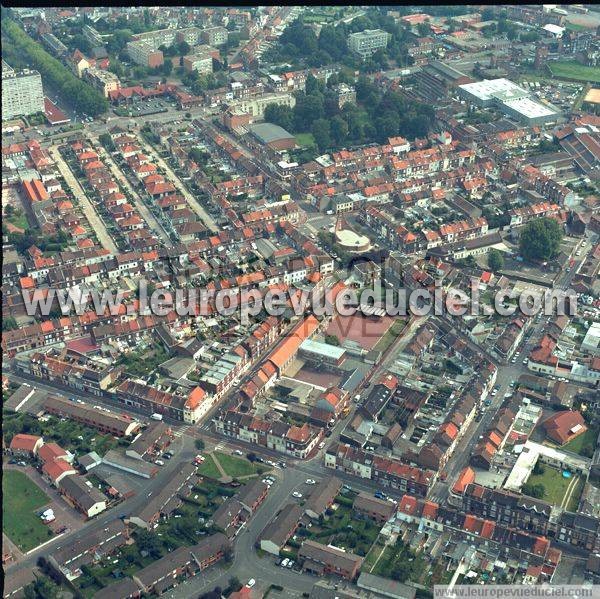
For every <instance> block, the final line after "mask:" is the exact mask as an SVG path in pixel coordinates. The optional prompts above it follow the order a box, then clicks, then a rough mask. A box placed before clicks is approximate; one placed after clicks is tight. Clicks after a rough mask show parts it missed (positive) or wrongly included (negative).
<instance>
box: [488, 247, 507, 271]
mask: <svg viewBox="0 0 600 599" xmlns="http://www.w3.org/2000/svg"><path fill="white" fill-rule="evenodd" d="M488 266H489V267H490V270H492V271H494V272H497V271H499V270H501V269H502V268H503V267H504V256H503V255H502V252H501V251H500V250H490V252H489V253H488Z"/></svg>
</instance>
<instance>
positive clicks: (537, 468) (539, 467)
mask: <svg viewBox="0 0 600 599" xmlns="http://www.w3.org/2000/svg"><path fill="white" fill-rule="evenodd" d="M545 471H546V469H545V468H544V465H543V464H542V463H541V462H540V461H539V460H538V461H537V462H536V463H535V466H534V467H533V473H534V474H538V475H539V474H544V472H545Z"/></svg>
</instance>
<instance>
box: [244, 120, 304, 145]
mask: <svg viewBox="0 0 600 599" xmlns="http://www.w3.org/2000/svg"><path fill="white" fill-rule="evenodd" d="M249 128H250V131H251V132H252V134H253V135H255V136H256V137H258V139H260V141H262V142H263V143H265V144H268V143H271V142H274V141H278V140H280V139H290V138H292V139H293V138H294V136H293V135H292V134H291V133H289V132H288V131H286V130H285V129H284V128H283V127H280V126H279V125H274V124H273V123H257V124H256V125H250V127H249Z"/></svg>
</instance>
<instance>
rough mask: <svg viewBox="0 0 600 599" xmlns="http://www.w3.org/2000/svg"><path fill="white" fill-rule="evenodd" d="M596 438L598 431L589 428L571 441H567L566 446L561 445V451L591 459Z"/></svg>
mask: <svg viewBox="0 0 600 599" xmlns="http://www.w3.org/2000/svg"><path fill="white" fill-rule="evenodd" d="M597 438H598V429H597V428H589V429H588V430H587V431H585V433H582V434H581V435H579V436H578V437H575V438H574V439H573V440H572V441H569V442H568V443H567V444H566V445H563V447H562V449H564V450H566V451H572V452H573V453H578V454H579V455H583V456H586V457H588V458H591V457H592V455H593V453H594V447H596V439H597ZM590 450H591V453H590ZM588 454H589V455H588Z"/></svg>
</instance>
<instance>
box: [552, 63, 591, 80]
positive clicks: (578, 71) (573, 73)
mask: <svg viewBox="0 0 600 599" xmlns="http://www.w3.org/2000/svg"><path fill="white" fill-rule="evenodd" d="M548 68H549V69H550V70H551V71H552V75H554V76H555V77H562V78H564V79H574V80H576V81H590V82H592V83H600V68H599V67H586V66H584V65H581V64H579V63H577V62H570V61H557V62H552V63H550V64H549V65H548Z"/></svg>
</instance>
